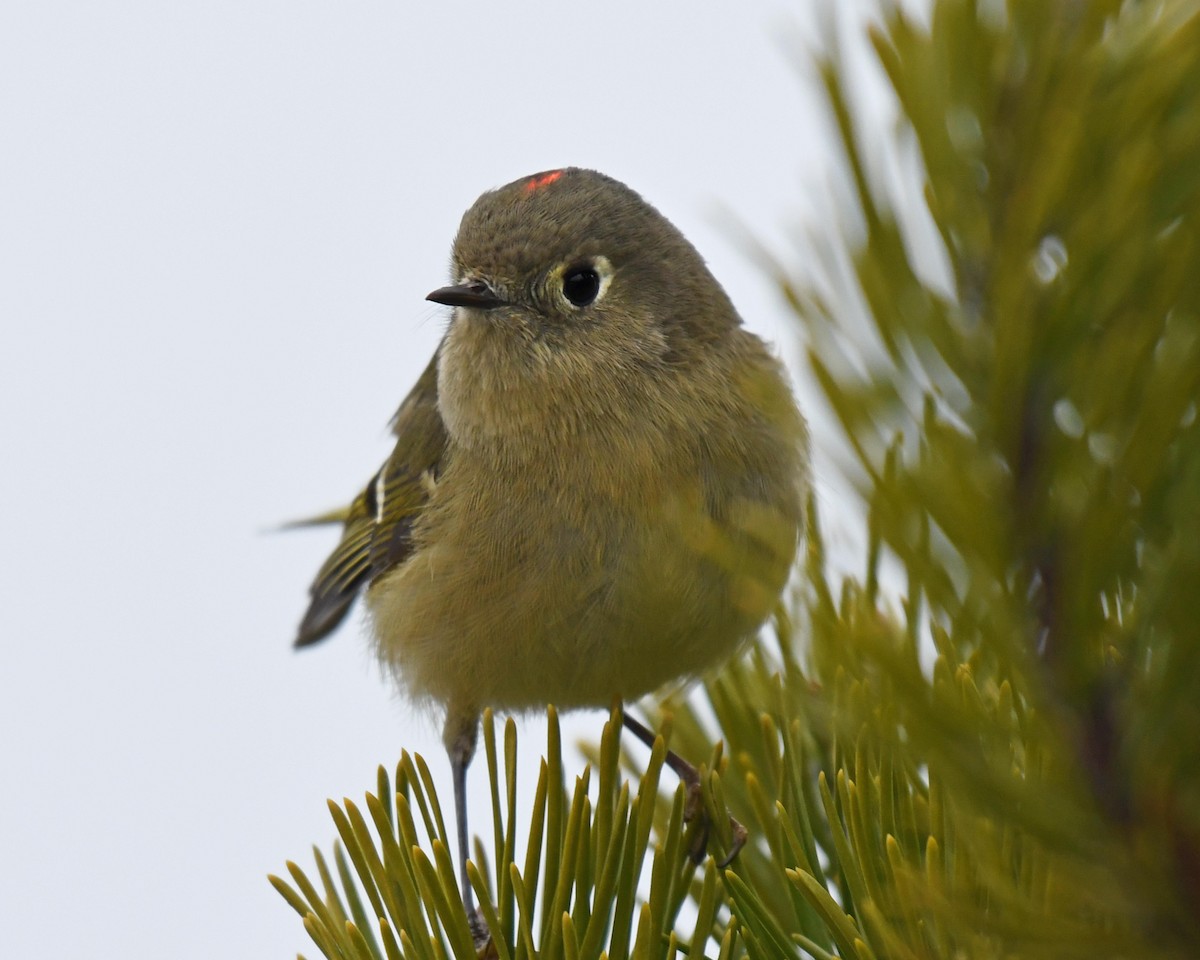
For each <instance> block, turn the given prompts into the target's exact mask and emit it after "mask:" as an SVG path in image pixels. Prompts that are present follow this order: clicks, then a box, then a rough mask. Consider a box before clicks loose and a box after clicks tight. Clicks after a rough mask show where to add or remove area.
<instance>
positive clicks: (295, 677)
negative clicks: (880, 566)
mask: <svg viewBox="0 0 1200 960" xmlns="http://www.w3.org/2000/svg"><path fill="white" fill-rule="evenodd" d="M816 2H818V0H801V2H800V3H798V4H793V5H790V7H789V5H787V4H784V3H782V2H776V0H743V2H740V3H737V4H732V3H699V2H695V0H690V2H678V0H672V2H665V3H647V2H644V0H633V2H631V0H619V2H609V3H604V4H599V5H589V6H586V7H572V6H568V5H565V4H562V5H560V4H551V3H535V2H530V0H525V2H520V3H486V4H485V3H463V2H457V3H456V2H440V3H423V4H416V3H414V4H404V3H399V2H393V3H379V2H367V3H339V4H334V3H313V2H295V0H292V2H287V3H284V2H263V0H237V2H230V0H208V2H205V3H162V2H155V0H146V2H142V3H135V2H110V3H96V2H78V3H65V2H54V0H37V2H24V0H9V2H7V3H6V4H5V5H4V7H3V10H2V11H0V131H2V134H0V135H2V137H3V146H2V147H0V324H2V327H0V329H2V331H3V333H2V345H0V431H2V432H0V443H2V449H3V468H2V470H0V504H3V508H2V509H3V514H2V515H3V518H4V519H3V529H4V539H5V548H4V550H3V552H2V554H0V565H2V569H0V585H2V590H3V597H4V610H5V628H4V638H3V651H4V655H3V666H2V667H0V731H2V733H0V771H3V773H2V777H3V779H2V786H0V862H2V863H3V864H4V870H3V872H2V874H0V952H2V953H3V954H4V955H5V956H12V957H39V958H40V957H84V956H89V957H108V956H112V957H116V956H122V957H135V958H136V957H159V956H172V957H180V958H189V957H196V958H201V957H203V958H210V957H215V956H222V957H229V956H245V957H272V956H275V957H287V956H293V955H294V954H295V952H296V951H297V950H303V951H305V952H306V953H308V954H309V955H310V956H312V955H316V953H317V951H316V950H315V948H314V947H313V946H312V944H311V943H310V942H309V941H308V939H307V937H306V936H305V934H304V932H303V929H302V927H301V925H300V921H299V918H298V917H296V916H295V915H294V914H293V913H292V912H291V911H290V909H289V908H288V907H287V906H286V905H285V904H284V903H283V901H282V900H281V899H280V898H279V897H278V896H277V895H276V894H275V892H274V891H273V890H271V888H270V887H269V886H268V884H267V882H266V879H265V876H266V874H267V873H268V872H282V870H283V863H284V861H285V859H288V858H294V859H297V860H299V861H300V862H301V863H302V864H304V865H306V866H308V865H310V864H311V856H310V854H309V845H310V844H311V843H313V842H317V843H318V844H320V845H321V846H322V847H323V848H324V849H328V848H329V845H330V844H329V842H330V840H331V838H332V836H333V834H334V831H333V826H332V823H331V821H330V819H329V816H328V813H327V811H326V809H325V798H326V797H341V796H343V795H349V796H352V797H356V798H358V797H361V795H362V793H363V791H364V790H367V789H371V788H372V787H373V784H374V771H375V766H376V764H378V763H380V762H385V763H387V764H389V765H392V764H394V761H395V759H396V757H397V756H398V754H399V750H400V748H401V747H408V748H409V749H416V750H420V751H423V752H424V753H425V754H426V756H427V757H428V758H429V760H430V763H431V765H432V766H433V770H434V775H435V777H436V778H437V779H438V783H439V785H440V786H442V787H443V788H444V794H445V796H446V797H449V783H448V779H447V776H446V774H447V770H446V764H445V761H444V759H443V757H442V754H441V747H440V744H439V742H438V737H437V735H436V724H435V723H433V722H431V721H429V720H428V719H425V718H421V717H419V716H416V715H414V714H413V713H412V711H411V710H410V709H409V708H408V707H407V706H405V705H404V704H402V703H398V702H396V700H395V699H394V697H393V695H392V694H391V693H390V692H389V690H388V689H387V687H386V686H385V685H384V684H383V683H382V682H381V679H380V677H379V674H378V671H377V669H376V668H375V666H374V664H373V663H372V661H371V659H370V656H369V655H368V653H367V652H366V648H365V645H364V643H363V642H362V637H361V636H360V635H359V633H360V631H359V627H358V624H354V625H352V626H350V627H349V628H347V629H344V630H343V631H342V632H341V633H340V634H339V635H337V636H335V637H334V638H333V639H332V640H331V641H329V642H327V643H326V644H323V645H322V646H320V647H319V648H317V649H314V650H311V651H307V652H304V653H300V654H295V653H293V652H292V651H291V649H290V643H291V639H292V634H293V630H294V628H295V626H296V623H297V621H298V619H299V617H300V615H301V613H302V611H303V608H304V604H305V591H306V588H307V586H308V583H309V582H310V580H311V578H312V576H313V574H314V572H315V571H316V569H317V567H318V565H319V564H320V563H321V561H322V559H323V558H324V556H325V554H326V552H327V550H328V549H329V548H330V546H331V545H332V542H333V539H334V537H335V534H334V532H332V531H320V532H298V533H290V534H286V535H283V534H280V535H272V534H267V533H265V532H264V531H266V530H267V529H268V528H270V527H271V526H272V525H274V524H276V523H278V522H280V521H283V520H286V519H289V518H293V517H297V516H303V515H306V514H309V513H312V512H314V511H319V510H322V509H326V508H328V507H331V506H335V505H337V504H339V503H340V502H342V501H344V500H346V499H348V498H349V497H350V496H352V495H353V494H354V493H355V492H356V491H357V490H358V489H359V488H360V487H361V486H362V484H363V483H364V482H365V481H366V479H367V478H368V477H369V476H370V475H371V474H372V472H373V471H374V470H375V468H376V467H377V465H378V463H379V462H380V460H381V459H382V457H383V456H384V455H385V454H386V452H387V439H386V423H387V420H388V418H389V416H390V415H391V413H392V411H393V409H394V408H395V406H396V405H397V403H398V402H399V401H400V399H401V398H402V397H403V396H404V394H405V393H406V392H407V390H408V389H409V387H410V386H411V383H412V381H413V380H414V378H415V377H416V375H417V374H418V373H419V371H420V370H421V368H422V367H423V365H424V364H425V362H426V360H427V359H428V357H429V355H430V352H431V351H432V349H433V347H434V345H435V343H436V342H437V340H438V338H439V336H440V334H441V331H442V327H443V322H444V312H443V308H437V307H434V306H433V305H431V304H428V303H426V302H425V301H424V299H423V298H424V296H425V294H426V293H427V292H428V291H430V290H431V289H433V288H434V287H437V286H440V285H441V284H442V283H443V282H444V281H445V279H446V277H445V269H446V263H447V257H448V253H449V248H450V242H451V240H452V238H453V235H454V231H455V228H456V226H457V224H458V220H459V217H460V216H461V214H462V212H463V211H464V210H465V209H466V207H467V206H468V205H469V204H470V203H471V202H472V201H473V200H474V198H475V197H476V196H477V195H478V194H479V193H480V192H481V191H483V190H484V189H487V188H489V187H493V186H497V185H499V184H502V183H505V182H507V181H509V180H511V179H513V178H514V177H517V176H520V175H523V174H527V173H532V172H534V171H537V170H542V169H545V168H548V167H554V166H560V165H565V164H577V165H583V166H591V167H595V168H598V169H601V170H603V171H605V172H607V173H610V174H612V175H614V176H616V177H618V178H620V179H622V180H624V181H626V182H627V183H629V184H630V185H631V186H633V187H634V188H635V189H636V190H638V191H639V192H641V193H642V194H643V195H644V196H646V197H647V198H648V199H649V200H650V201H651V202H652V203H654V204H655V205H656V206H658V207H659V208H660V209H661V210H662V211H663V212H664V213H666V214H667V216H668V217H670V218H671V219H672V220H674V221H675V222H676V223H677V224H678V225H679V226H680V227H681V228H682V229H683V230H684V232H685V233H687V234H688V235H689V236H690V237H691V238H692V239H693V241H694V242H695V243H696V245H697V246H698V247H699V248H700V250H701V252H702V253H703V254H704V255H705V256H706V257H707V258H708V259H709V261H710V263H711V265H712V267H713V270H714V272H715V273H716V275H717V276H718V277H719V278H720V279H721V280H722V282H723V283H724V284H725V286H726V287H727V288H728V290H729V292H730V294H731V295H732V297H733V299H734V301H735V302H736V303H737V304H738V305H739V307H740V309H741V311H742V313H743V315H744V316H745V317H746V319H747V321H748V323H749V324H750V326H751V327H753V328H754V329H756V330H758V331H759V332H761V333H762V334H763V335H764V336H766V337H768V338H770V339H772V340H774V341H775V342H776V343H777V344H779V346H780V349H781V351H782V352H784V353H785V354H788V355H790V356H794V355H795V352H796V351H795V341H794V339H793V330H792V327H791V326H790V323H789V320H788V317H787V313H786V311H785V310H784V308H783V307H782V305H781V303H780V302H779V300H778V299H777V297H776V295H775V293H774V292H773V290H772V289H771V287H770V285H769V283H768V282H767V280H766V278H765V277H764V276H763V274H762V273H761V272H760V271H759V270H758V269H756V268H755V267H754V266H753V265H752V264H751V263H750V262H749V260H748V259H747V257H746V256H745V254H744V252H742V251H741V250H739V249H738V247H737V245H736V244H735V243H734V242H732V240H731V236H732V233H731V231H730V230H729V229H728V227H727V226H726V225H722V222H721V219H720V214H719V211H720V210H721V209H727V210H730V211H733V212H735V213H736V215H737V216H738V217H739V218H741V219H742V220H743V221H744V222H745V223H747V224H749V225H750V226H751V227H752V229H753V230H754V232H755V233H756V234H757V235H758V236H759V237H760V238H761V239H762V240H763V241H764V242H765V243H766V244H767V245H768V246H769V247H771V248H772V249H773V250H775V251H776V252H778V253H779V254H780V255H781V256H782V257H784V258H785V259H795V258H797V257H799V255H800V253H799V249H798V247H797V246H796V244H794V243H792V242H790V241H789V239H788V237H789V235H791V234H795V235H799V234H800V232H801V230H802V229H812V226H813V223H814V219H817V220H819V218H820V217H821V216H823V215H824V213H823V211H826V210H827V206H828V194H829V183H828V179H827V174H826V173H825V172H824V170H825V167H826V165H827V164H828V156H827V148H826V147H825V145H824V144H825V139H824V138H825V136H826V133H825V128H824V126H823V122H822V120H821V117H820V114H819V111H818V109H817V106H816V104H817V100H816V98H815V96H814V93H813V89H812V86H811V82H810V81H809V80H808V79H807V74H806V72H805V71H803V70H802V69H801V64H802V62H803V60H804V54H803V49H802V44H801V42H800V38H801V37H802V36H807V37H810V38H811V37H812V36H814V35H815V34H814V32H813V30H812V29H811V20H812V19H813V18H812V16H811V10H809V9H808V7H809V6H811V5H812V4H813V3H816ZM799 376H800V377H801V378H803V374H802V373H800V374H799ZM810 392H811V391H810V390H808V389H807V388H805V389H804V390H802V396H806V395H808V394H809V393H810ZM581 719H582V723H578V722H577V723H574V724H573V725H572V728H571V729H572V730H583V729H589V728H592V727H594V728H595V729H598V725H599V722H600V717H599V716H598V715H593V716H591V717H584V718H581ZM541 738H542V729H541V725H539V724H536V723H527V724H525V725H524V726H523V727H522V744H523V746H524V752H525V753H526V755H531V754H533V753H534V751H535V750H537V748H538V744H539V741H540V740H541ZM474 773H475V777H476V779H475V780H473V782H474V783H480V782H482V780H481V777H482V772H481V771H480V770H476V771H474ZM475 826H476V827H477V828H479V829H482V828H483V827H484V826H485V825H484V824H483V823H482V822H481V821H479V820H478V819H477V820H476V823H475Z"/></svg>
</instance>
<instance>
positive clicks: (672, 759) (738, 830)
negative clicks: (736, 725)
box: [621, 709, 748, 869]
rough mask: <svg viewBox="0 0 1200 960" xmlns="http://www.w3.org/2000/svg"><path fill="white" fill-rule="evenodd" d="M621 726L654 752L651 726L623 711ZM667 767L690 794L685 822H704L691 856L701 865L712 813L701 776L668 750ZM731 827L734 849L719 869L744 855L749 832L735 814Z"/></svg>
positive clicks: (691, 766) (730, 819) (688, 794)
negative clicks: (743, 848) (705, 806)
mask: <svg viewBox="0 0 1200 960" xmlns="http://www.w3.org/2000/svg"><path fill="white" fill-rule="evenodd" d="M621 723H622V724H624V726H625V729H626V730H628V731H629V732H630V733H632V734H633V735H634V736H635V737H637V738H638V739H639V740H641V741H642V743H644V744H645V745H646V746H648V747H650V749H654V741H655V739H656V735H655V733H654V732H653V731H652V730H650V728H649V727H647V726H645V724H643V723H641V722H640V721H639V720H637V719H636V718H634V717H631V716H630V715H629V711H627V710H624V709H622V710H621ZM664 759H665V760H666V764H667V766H668V767H670V768H671V769H672V770H674V771H675V775H676V776H677V777H679V779H680V781H681V782H682V783H683V786H684V789H685V790H686V791H687V806H686V807H685V809H684V819H685V820H686V821H688V822H689V823H690V822H691V821H692V820H695V819H697V818H700V819H701V824H700V827H699V830H698V832H697V836H696V841H695V843H693V844H692V850H691V856H692V859H693V860H694V861H695V862H696V863H700V862H701V861H702V860H703V859H704V854H705V851H706V850H707V849H708V834H709V822H708V814H707V813H705V810H704V798H703V796H701V792H700V791H701V784H700V773H699V771H697V770H696V768H695V767H694V766H693V765H692V764H690V763H688V762H687V761H686V760H684V759H683V757H681V756H680V755H679V754H677V753H676V752H675V751H674V750H668V751H667V755H666V757H665V758H664ZM729 826H730V829H731V830H732V832H733V846H732V847H731V849H730V851H729V856H727V857H726V858H725V859H724V860H722V861H721V862H720V863H719V864H717V866H719V867H721V868H722V869H724V868H725V867H727V866H729V865H730V864H731V863H733V859H734V857H736V856H737V855H738V854H739V853H740V852H741V849H742V847H744V846H745V845H746V839H747V837H748V833H747V831H746V828H745V827H744V826H742V824H741V823H740V822H738V821H737V820H735V819H734V817H733V815H732V814H731V815H730V817H729Z"/></svg>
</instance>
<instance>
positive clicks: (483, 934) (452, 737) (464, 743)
mask: <svg viewBox="0 0 1200 960" xmlns="http://www.w3.org/2000/svg"><path fill="white" fill-rule="evenodd" d="M442 737H443V739H444V740H445V743H446V752H447V753H448V754H449V756H450V771H451V774H452V776H453V779H454V819H455V821H456V825H457V827H458V877H459V883H460V884H461V885H462V899H463V906H464V907H465V908H466V911H467V924H468V925H469V926H470V928H471V935H472V937H473V938H474V940H475V944H476V946H481V945H483V944H485V943H487V941H488V939H489V938H490V934H489V933H488V929H487V924H485V923H484V922H483V917H482V916H480V914H479V911H478V910H476V909H475V891H474V890H473V889H472V888H471V880H470V878H469V877H468V876H467V860H469V859H470V853H471V846H470V843H471V841H470V831H469V830H468V829H467V768H468V767H469V766H470V765H471V758H472V757H474V756H475V744H476V743H477V741H478V739H479V717H478V716H477V715H476V714H474V713H472V714H469V715H467V716H451V715H448V716H447V717H446V726H445V729H444V730H443V731H442Z"/></svg>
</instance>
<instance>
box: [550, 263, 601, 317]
mask: <svg viewBox="0 0 1200 960" xmlns="http://www.w3.org/2000/svg"><path fill="white" fill-rule="evenodd" d="M558 276H559V284H560V289H559V293H560V295H561V296H562V298H563V299H564V300H565V301H566V302H567V303H568V304H570V305H571V306H572V307H574V308H575V309H578V310H582V309H583V308H584V307H590V306H591V305H592V304H594V303H596V302H597V301H599V300H600V298H601V297H603V296H604V294H605V293H606V292H607V290H608V285H609V284H610V283H611V282H612V276H613V269H612V264H611V263H609V262H608V258H607V257H591V258H589V259H586V260H580V261H578V262H573V263H571V264H570V265H568V266H567V267H566V268H565V269H564V270H563V271H562V272H561V273H560V274H559V275H558Z"/></svg>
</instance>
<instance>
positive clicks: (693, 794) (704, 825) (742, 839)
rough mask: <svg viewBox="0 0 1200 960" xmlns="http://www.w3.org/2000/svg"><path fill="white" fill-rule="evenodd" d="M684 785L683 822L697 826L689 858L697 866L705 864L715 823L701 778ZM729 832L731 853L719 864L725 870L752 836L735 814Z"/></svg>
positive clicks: (685, 782)
mask: <svg viewBox="0 0 1200 960" xmlns="http://www.w3.org/2000/svg"><path fill="white" fill-rule="evenodd" d="M684 785H685V788H686V791H687V795H686V798H685V800H684V807H683V822H684V823H690V824H695V827H694V830H693V836H692V840H691V843H690V844H689V846H688V856H689V857H691V859H692V863H695V864H697V865H699V864H701V863H703V862H704V858H705V857H706V856H707V855H708V841H709V840H710V839H711V838H712V828H713V821H712V817H710V816H709V813H708V810H707V809H706V807H705V806H704V790H703V788H702V786H701V784H700V778H699V776H697V777H696V778H695V779H694V780H693V779H690V778H688V779H685V781H684ZM728 816H729V832H730V835H731V842H730V844H729V852H728V853H727V854H726V855H725V857H724V859H722V860H720V861H718V862H717V866H718V867H720V868H721V869H722V870H724V869H725V868H726V867H727V866H729V865H730V864H731V863H733V861H734V858H736V857H737V855H738V854H739V853H740V852H741V850H742V847H744V846H745V845H746V840H747V838H748V837H749V836H750V834H749V831H747V830H746V828H745V826H744V825H743V824H742V823H741V821H739V820H738V819H737V818H736V817H734V816H733V814H729V815H728Z"/></svg>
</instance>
